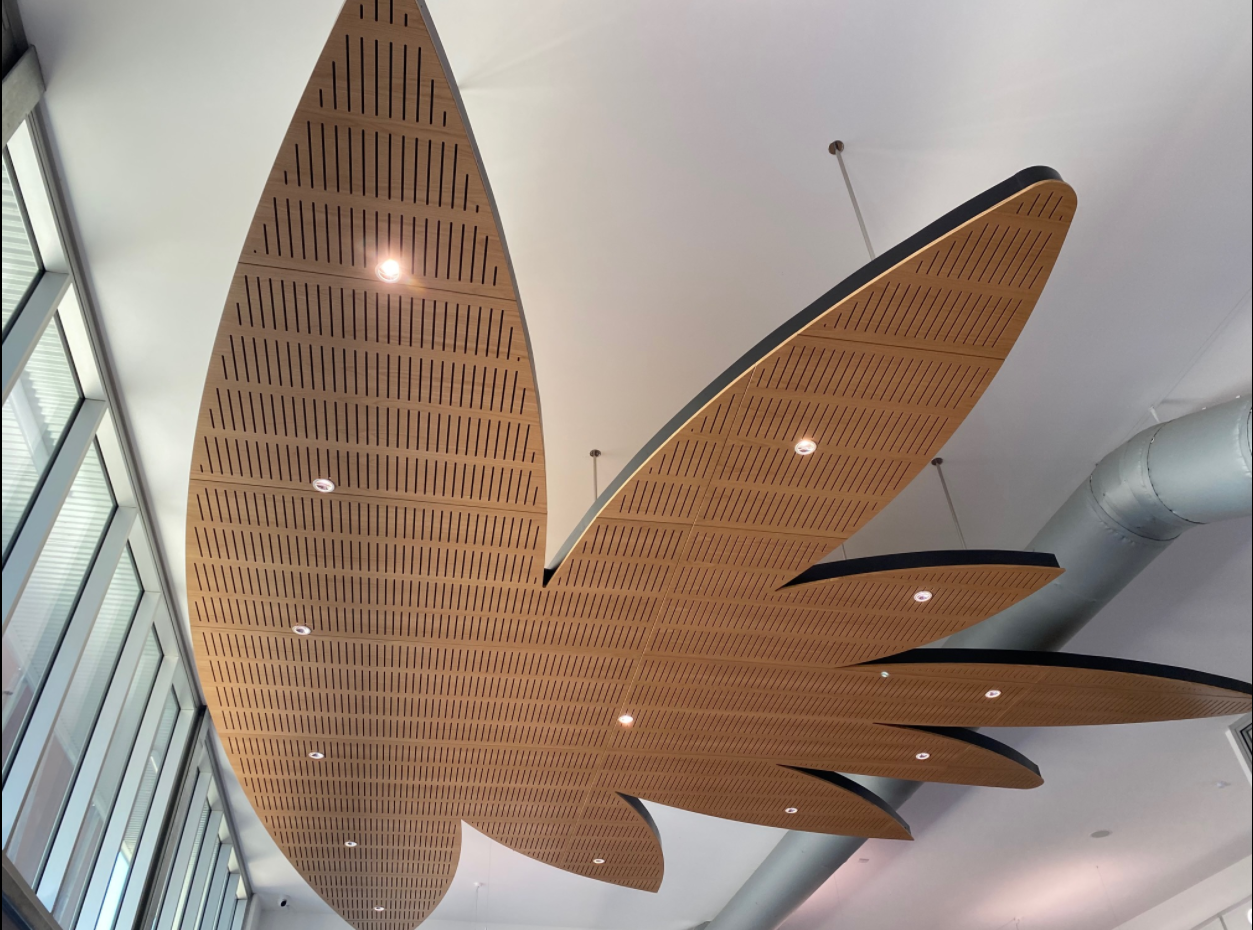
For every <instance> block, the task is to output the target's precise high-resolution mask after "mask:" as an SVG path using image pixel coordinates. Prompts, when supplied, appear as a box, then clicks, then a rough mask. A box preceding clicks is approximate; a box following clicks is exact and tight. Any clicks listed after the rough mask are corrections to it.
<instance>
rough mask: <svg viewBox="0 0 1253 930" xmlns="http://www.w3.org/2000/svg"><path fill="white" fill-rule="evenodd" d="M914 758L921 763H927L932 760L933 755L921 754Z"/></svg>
mask: <svg viewBox="0 0 1253 930" xmlns="http://www.w3.org/2000/svg"><path fill="white" fill-rule="evenodd" d="M914 758H915V759H917V760H918V761H919V762H926V761H927V760H928V759H930V758H931V753H929V752H920V753H918V754H917V755H916V756H914Z"/></svg>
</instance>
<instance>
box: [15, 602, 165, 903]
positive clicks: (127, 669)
mask: <svg viewBox="0 0 1253 930" xmlns="http://www.w3.org/2000/svg"><path fill="white" fill-rule="evenodd" d="M160 601H161V595H159V594H156V593H153V592H145V593H144V596H143V598H142V599H141V600H140V602H139V608H138V609H137V610H136V611H135V619H134V620H132V621H131V628H130V630H129V631H128V632H127V634H126V643H125V645H123V646H122V654H121V655H120V656H119V657H118V662H117V669H116V670H115V671H114V672H113V680H112V681H110V682H109V690H108V693H107V694H106V695H105V697H104V703H103V704H101V705H100V714H99V716H97V717H96V726H95V728H94V729H93V730H92V732H91V739H90V740H89V741H88V743H87V751H86V752H85V753H83V762H82V765H80V766H79V769H78V775H77V776H76V777H75V779H74V788H73V790H72V791H71V792H70V799H69V800H68V801H67V802H66V804H65V812H64V813H63V814H62V815H61V823H63V824H68V825H70V826H69V829H65V830H58V831H57V838H56V840H55V841H53V844H52V851H51V852H50V853H49V854H48V862H47V864H46V865H45V866H44V871H43V875H42V876H41V877H40V880H39V898H40V900H41V901H43V902H44V903H45V904H49V903H50V902H53V901H55V900H56V897H57V891H58V890H60V887H61V880H62V879H63V878H64V877H65V870H66V869H67V868H69V863H70V857H71V855H72V854H73V852H74V843H75V841H76V840H77V839H78V827H79V825H80V824H81V823H82V822H83V818H84V817H86V816H87V808H88V806H89V805H90V804H91V795H92V792H93V791H95V790H96V779H97V778H98V777H99V775H100V768H101V766H103V765H104V760H105V756H106V755H107V754H108V751H109V743H110V742H111V741H112V738H113V731H114V730H116V729H117V724H118V716H119V715H120V714H121V713H122V707H123V706H124V705H125V703H126V695H127V692H129V691H130V687H131V679H133V678H134V677H135V669H136V668H137V667H138V666H139V658H140V656H141V655H143V651H144V644H145V643H146V642H147V640H148V632H149V630H150V629H151V628H152V618H153V616H154V615H155V614H156V612H157V605H158V604H159V603H160ZM5 805H6V806H7V805H8V799H7V798H6V799H5Z"/></svg>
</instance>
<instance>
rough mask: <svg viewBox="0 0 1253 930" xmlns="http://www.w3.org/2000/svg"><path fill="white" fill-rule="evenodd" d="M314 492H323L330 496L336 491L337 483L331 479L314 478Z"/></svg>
mask: <svg viewBox="0 0 1253 930" xmlns="http://www.w3.org/2000/svg"><path fill="white" fill-rule="evenodd" d="M313 490H315V491H321V492H322V493H323V494H330V493H331V492H332V491H334V490H335V482H334V481H332V480H331V479H330V478H314V479H313Z"/></svg>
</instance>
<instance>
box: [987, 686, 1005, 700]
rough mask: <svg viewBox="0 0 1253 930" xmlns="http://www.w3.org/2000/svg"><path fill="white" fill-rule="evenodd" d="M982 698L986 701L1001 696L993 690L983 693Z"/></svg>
mask: <svg viewBox="0 0 1253 930" xmlns="http://www.w3.org/2000/svg"><path fill="white" fill-rule="evenodd" d="M983 696H984V697H985V698H988V699H992V698H998V697H1000V696H1001V692H1000V691H998V690H997V689H996V688H993V689H992V690H991V691H986V692H984V695H983Z"/></svg>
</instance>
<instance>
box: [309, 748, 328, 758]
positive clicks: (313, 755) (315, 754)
mask: <svg viewBox="0 0 1253 930" xmlns="http://www.w3.org/2000/svg"><path fill="white" fill-rule="evenodd" d="M309 758H310V759H325V758H326V753H324V752H318V751H317V750H316V749H315V750H313V752H311V753H309Z"/></svg>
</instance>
